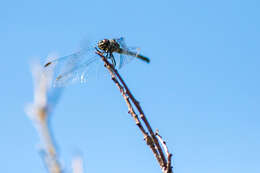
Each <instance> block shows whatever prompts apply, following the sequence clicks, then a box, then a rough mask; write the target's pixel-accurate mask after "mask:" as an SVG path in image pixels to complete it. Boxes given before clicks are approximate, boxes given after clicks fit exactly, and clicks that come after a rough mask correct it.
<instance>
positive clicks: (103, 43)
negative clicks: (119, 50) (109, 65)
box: [98, 39, 109, 52]
mask: <svg viewBox="0 0 260 173" xmlns="http://www.w3.org/2000/svg"><path fill="white" fill-rule="evenodd" d="M98 48H99V49H101V50H104V51H106V52H107V51H108V48H109V40H107V39H104V40H101V41H99V42H98Z"/></svg>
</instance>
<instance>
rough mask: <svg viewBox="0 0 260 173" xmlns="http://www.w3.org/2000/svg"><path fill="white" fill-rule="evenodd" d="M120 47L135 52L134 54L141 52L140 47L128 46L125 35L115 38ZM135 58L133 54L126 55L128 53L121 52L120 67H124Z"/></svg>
mask: <svg viewBox="0 0 260 173" xmlns="http://www.w3.org/2000/svg"><path fill="white" fill-rule="evenodd" d="M115 40H116V41H117V42H118V43H119V45H120V47H121V48H122V49H123V50H124V51H125V52H133V53H134V54H136V55H138V54H139V52H140V48H136V47H128V46H127V45H126V43H125V39H124V38H123V37H120V38H118V39H115ZM133 59H134V56H131V55H126V54H120V55H119V64H118V68H119V69H120V68H122V67H123V66H124V65H126V64H128V63H130V62H131V61H132V60H133Z"/></svg>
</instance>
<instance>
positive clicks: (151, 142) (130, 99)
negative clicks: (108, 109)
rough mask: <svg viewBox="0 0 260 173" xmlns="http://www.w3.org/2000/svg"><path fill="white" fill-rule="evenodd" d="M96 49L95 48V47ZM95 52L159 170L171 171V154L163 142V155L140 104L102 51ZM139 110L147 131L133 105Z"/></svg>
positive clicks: (167, 172) (165, 172)
mask: <svg viewBox="0 0 260 173" xmlns="http://www.w3.org/2000/svg"><path fill="white" fill-rule="evenodd" d="M96 50H97V49H96ZM96 53H97V54H98V55H99V56H100V57H101V59H102V60H103V62H104V66H105V67H106V68H107V69H108V71H109V72H110V74H111V78H112V80H113V82H114V83H115V84H116V86H117V87H118V88H119V91H120V93H121V94H122V96H123V98H124V100H125V102H126V104H127V106H128V113H129V114H131V115H132V117H133V119H134V120H135V123H136V125H137V126H138V127H139V129H140V130H141V132H142V134H143V135H144V139H145V141H146V143H147V145H148V146H149V147H150V149H151V150H152V152H153V154H154V156H155V158H156V160H157V161H158V163H159V165H160V167H161V170H162V172H163V173H171V172H172V166H171V154H168V153H169V152H168V149H167V147H165V146H166V144H165V146H164V145H163V143H162V145H163V147H164V149H167V150H164V152H165V153H166V154H167V159H166V157H165V154H164V152H163V149H162V147H161V145H160V144H159V141H158V139H159V140H160V139H161V138H158V139H157V137H156V134H155V133H154V132H153V130H152V127H151V125H150V124H149V122H148V120H147V118H146V116H145V114H144V112H143V110H142V108H141V106H140V103H139V102H138V101H137V100H136V99H135V97H134V96H133V94H132V93H131V92H130V90H129V88H128V87H127V85H126V83H125V82H124V80H123V78H122V77H121V76H120V74H119V73H118V71H117V70H116V69H115V68H114V66H113V65H112V64H111V63H110V62H109V61H108V60H107V59H106V58H105V57H104V56H103V53H102V52H100V51H98V50H97V51H96ZM132 103H133V105H134V106H135V108H136V109H137V111H138V112H139V116H140V118H141V119H142V121H143V122H144V125H145V127H146V129H147V130H148V133H147V132H146V130H145V128H144V127H143V125H142V123H141V122H140V120H139V117H138V115H137V114H136V113H135V111H134V108H133V105H132Z"/></svg>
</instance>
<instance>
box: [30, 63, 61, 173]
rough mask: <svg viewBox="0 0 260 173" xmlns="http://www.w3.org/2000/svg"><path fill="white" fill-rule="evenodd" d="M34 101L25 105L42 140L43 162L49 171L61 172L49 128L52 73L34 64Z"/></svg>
mask: <svg viewBox="0 0 260 173" xmlns="http://www.w3.org/2000/svg"><path fill="white" fill-rule="evenodd" d="M32 72H33V77H34V85H35V86H34V102H33V103H32V104H31V105H29V106H28V107H27V110H26V111H27V114H28V115H29V117H30V118H31V119H32V120H33V123H34V125H35V127H36V129H37V130H38V133H39V136H40V139H41V141H42V145H43V149H42V151H41V153H42V155H41V156H42V157H43V160H44V163H45V165H46V167H47V169H48V171H49V172H50V173H62V169H61V166H60V163H59V161H58V156H57V149H56V148H55V145H54V142H53V141H54V139H53V136H52V135H51V131H50V128H49V123H48V119H49V112H50V111H49V108H50V103H49V99H48V94H49V92H50V89H51V86H50V82H51V75H52V73H44V70H43V68H42V67H41V66H40V65H38V64H34V66H33V69H32Z"/></svg>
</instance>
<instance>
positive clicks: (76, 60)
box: [45, 48, 98, 87]
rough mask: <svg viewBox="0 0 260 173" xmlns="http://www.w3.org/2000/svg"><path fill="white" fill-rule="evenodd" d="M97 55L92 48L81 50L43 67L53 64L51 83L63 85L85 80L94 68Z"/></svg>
mask: <svg viewBox="0 0 260 173" xmlns="http://www.w3.org/2000/svg"><path fill="white" fill-rule="evenodd" d="M97 60H98V56H97V55H96V54H95V51H94V48H93V50H87V51H86V50H81V51H79V52H76V53H73V54H71V55H68V56H64V57H61V58H58V59H55V60H53V61H50V62H48V63H46V64H45V67H46V68H48V66H51V65H53V66H55V67H54V68H55V70H54V79H53V85H54V86H55V87H63V86H66V85H67V84H70V83H74V82H80V83H83V82H86V81H87V76H89V75H90V74H89V73H91V70H93V69H94V66H95V64H96V63H95V62H97Z"/></svg>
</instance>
